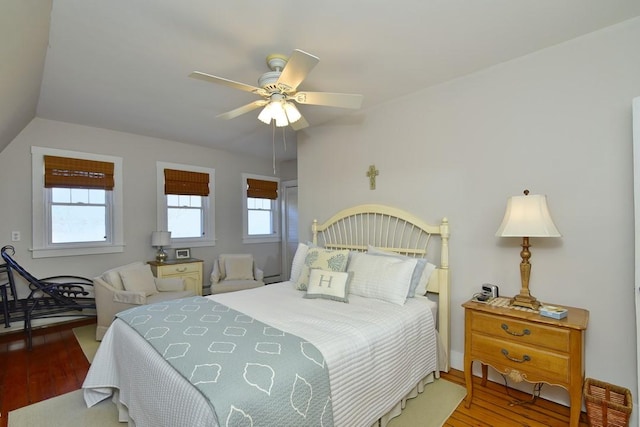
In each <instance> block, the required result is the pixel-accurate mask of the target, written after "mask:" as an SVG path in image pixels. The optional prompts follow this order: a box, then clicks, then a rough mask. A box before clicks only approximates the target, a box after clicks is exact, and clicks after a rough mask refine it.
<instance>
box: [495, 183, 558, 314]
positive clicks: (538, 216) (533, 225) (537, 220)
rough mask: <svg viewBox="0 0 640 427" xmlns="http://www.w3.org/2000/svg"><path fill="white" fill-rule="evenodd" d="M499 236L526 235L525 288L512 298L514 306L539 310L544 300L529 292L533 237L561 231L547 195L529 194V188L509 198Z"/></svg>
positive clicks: (523, 242)
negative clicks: (557, 226) (554, 218)
mask: <svg viewBox="0 0 640 427" xmlns="http://www.w3.org/2000/svg"><path fill="white" fill-rule="evenodd" d="M496 236H498V237H522V251H521V252H520V256H521V257H522V262H520V279H521V281H522V287H521V288H520V293H519V294H518V295H516V296H515V297H514V298H513V299H512V300H511V305H515V306H518V307H527V308H531V309H534V310H538V308H539V307H540V302H539V301H538V300H537V299H536V298H535V297H533V296H532V295H531V293H530V292H529V276H530V275H531V264H530V263H529V258H531V252H529V237H560V232H559V231H558V229H557V228H556V226H555V225H554V223H553V220H552V219H551V214H550V213H549V208H548V207H547V197H546V196H543V195H539V194H532V195H529V190H524V196H512V197H510V198H509V199H508V200H507V209H506V211H505V213H504V218H503V220H502V224H500V228H498V231H497V232H496Z"/></svg>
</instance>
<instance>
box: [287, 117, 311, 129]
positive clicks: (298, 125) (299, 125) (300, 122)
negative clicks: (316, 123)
mask: <svg viewBox="0 0 640 427" xmlns="http://www.w3.org/2000/svg"><path fill="white" fill-rule="evenodd" d="M289 126H291V129H293V130H300V129H304V128H306V127H309V123H307V121H306V120H305V119H304V117H300V118H299V119H298V120H296V121H295V122H293V123H289Z"/></svg>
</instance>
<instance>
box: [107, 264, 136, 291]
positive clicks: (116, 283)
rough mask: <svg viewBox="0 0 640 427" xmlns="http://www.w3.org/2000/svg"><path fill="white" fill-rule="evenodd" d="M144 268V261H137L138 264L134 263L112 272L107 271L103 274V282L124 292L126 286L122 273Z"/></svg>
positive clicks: (114, 269) (113, 269)
mask: <svg viewBox="0 0 640 427" xmlns="http://www.w3.org/2000/svg"><path fill="white" fill-rule="evenodd" d="M143 266H144V263H143V262H142V261H136V262H132V263H131V264H127V265H122V266H120V267H116V268H112V269H111V270H107V271H105V272H104V273H102V280H104V281H105V282H107V283H108V284H109V285H111V286H112V287H113V288H115V289H117V290H119V291H123V290H124V284H123V283H122V279H121V278H120V271H122V270H127V269H131V268H141V267H143Z"/></svg>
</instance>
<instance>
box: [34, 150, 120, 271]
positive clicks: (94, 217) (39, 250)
mask: <svg viewBox="0 0 640 427" xmlns="http://www.w3.org/2000/svg"><path fill="white" fill-rule="evenodd" d="M31 154H32V191H33V195H34V203H33V257H34V258H44V257H54V256H71V255H83V254H97V253H114V252H122V251H123V233H122V190H121V187H122V159H121V158H119V157H112V156H103V155H98V154H90V153H80V152H74V151H66V150H56V149H50V148H41V147H32V149H31Z"/></svg>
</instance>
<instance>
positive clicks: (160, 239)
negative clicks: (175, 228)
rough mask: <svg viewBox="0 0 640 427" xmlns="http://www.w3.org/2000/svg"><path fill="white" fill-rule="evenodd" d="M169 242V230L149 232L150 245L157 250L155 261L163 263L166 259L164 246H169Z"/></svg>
mask: <svg viewBox="0 0 640 427" xmlns="http://www.w3.org/2000/svg"><path fill="white" fill-rule="evenodd" d="M170 244H171V232H170V231H154V232H153V233H151V246H153V247H156V248H158V252H156V261H158V262H159V263H164V262H165V261H166V260H167V253H166V252H165V251H164V246H169V245H170Z"/></svg>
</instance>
